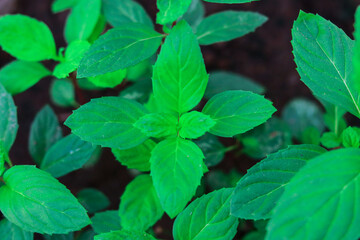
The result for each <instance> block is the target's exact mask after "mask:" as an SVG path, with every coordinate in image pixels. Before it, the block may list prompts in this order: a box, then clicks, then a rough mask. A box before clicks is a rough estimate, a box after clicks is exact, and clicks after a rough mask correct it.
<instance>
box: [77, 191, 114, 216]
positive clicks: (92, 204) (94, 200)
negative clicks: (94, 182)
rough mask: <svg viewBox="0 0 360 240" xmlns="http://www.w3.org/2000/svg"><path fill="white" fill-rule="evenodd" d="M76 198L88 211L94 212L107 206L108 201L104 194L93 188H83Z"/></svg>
mask: <svg viewBox="0 0 360 240" xmlns="http://www.w3.org/2000/svg"><path fill="white" fill-rule="evenodd" d="M76 198H77V199H78V200H79V202H80V203H81V205H83V206H84V208H85V209H86V210H87V211H88V212H89V213H95V212H98V211H101V210H104V209H105V208H107V207H109V205H110V201H109V199H108V198H107V197H106V195H105V194H103V193H102V192H100V191H99V190H97V189H94V188H85V189H83V190H81V191H80V192H78V194H77V195H76Z"/></svg>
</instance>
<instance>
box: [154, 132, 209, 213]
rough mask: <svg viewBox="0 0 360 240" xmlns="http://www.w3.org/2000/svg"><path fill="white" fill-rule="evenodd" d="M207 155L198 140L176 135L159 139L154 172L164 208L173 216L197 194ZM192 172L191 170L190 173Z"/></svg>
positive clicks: (155, 152) (155, 149) (155, 182)
mask: <svg viewBox="0 0 360 240" xmlns="http://www.w3.org/2000/svg"><path fill="white" fill-rule="evenodd" d="M203 159H204V155H203V153H202V152H201V150H200V148H199V147H198V146H196V144H195V143H193V142H191V141H188V140H184V139H181V138H179V137H176V138H168V139H166V140H164V141H162V142H160V143H159V144H158V145H156V147H155V148H154V150H153V151H152V154H151V159H150V163H151V176H152V179H153V182H154V187H155V190H156V192H157V194H158V196H159V198H160V202H161V205H162V207H163V209H164V210H165V212H166V213H167V214H168V215H169V216H170V217H171V218H174V217H175V216H176V215H177V214H178V213H179V212H181V211H182V210H183V209H184V207H185V206H186V204H187V203H188V202H189V201H190V199H191V198H192V197H193V196H194V194H195V191H196V188H197V187H198V186H199V185H200V180H201V177H202V176H203V170H202V165H203V161H202V160H203ZM189 173H191V174H189Z"/></svg>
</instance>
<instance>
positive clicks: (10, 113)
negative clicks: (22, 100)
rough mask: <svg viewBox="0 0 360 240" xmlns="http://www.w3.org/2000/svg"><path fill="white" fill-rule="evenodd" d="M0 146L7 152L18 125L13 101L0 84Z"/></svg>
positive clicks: (13, 139)
mask: <svg viewBox="0 0 360 240" xmlns="http://www.w3.org/2000/svg"><path fill="white" fill-rule="evenodd" d="M0 116H1V118H0V144H1V143H2V145H3V147H4V148H5V150H6V151H7V152H9V151H10V148H11V146H12V145H13V143H14V141H15V138H16V134H17V130H18V128H19V125H18V123H17V112H16V107H15V104H14V100H13V99H12V97H11V95H10V94H9V93H8V92H6V90H5V88H4V87H3V86H2V85H1V84H0Z"/></svg>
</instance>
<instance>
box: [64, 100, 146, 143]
mask: <svg viewBox="0 0 360 240" xmlns="http://www.w3.org/2000/svg"><path fill="white" fill-rule="evenodd" d="M146 113H147V110H146V109H145V108H144V107H143V106H142V105H140V104H139V103H137V102H135V101H131V100H127V99H124V98H120V97H103V98H97V99H92V100H91V101H90V102H89V103H87V104H85V105H83V106H81V107H80V108H79V109H77V110H76V111H74V112H73V114H72V115H71V116H70V117H69V118H68V119H67V120H66V122H65V125H66V126H68V127H69V128H71V130H72V132H73V133H74V134H76V135H78V136H79V137H80V138H81V139H83V140H85V141H89V142H92V143H93V144H96V145H101V146H103V147H111V148H119V149H128V148H132V147H135V146H137V145H139V144H140V143H142V142H143V141H145V140H146V139H147V138H148V137H147V136H146V135H144V134H142V133H141V132H140V130H138V129H137V128H135V127H133V124H134V123H135V122H136V121H137V120H138V119H139V118H140V117H142V116H144V115H145V114H146Z"/></svg>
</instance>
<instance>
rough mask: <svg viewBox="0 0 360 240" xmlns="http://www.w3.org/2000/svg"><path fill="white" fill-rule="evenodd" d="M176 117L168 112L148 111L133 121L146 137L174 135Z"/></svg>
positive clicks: (175, 131) (175, 132)
mask: <svg viewBox="0 0 360 240" xmlns="http://www.w3.org/2000/svg"><path fill="white" fill-rule="evenodd" d="M177 124H178V118H177V117H176V116H174V115H173V114H170V113H150V114H146V115H145V116H143V117H141V118H140V119H139V120H137V121H136V122H135V123H134V127H136V128H137V129H139V130H140V131H141V132H142V133H143V134H145V135H146V136H148V137H156V138H161V137H168V136H176V134H177Z"/></svg>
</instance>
